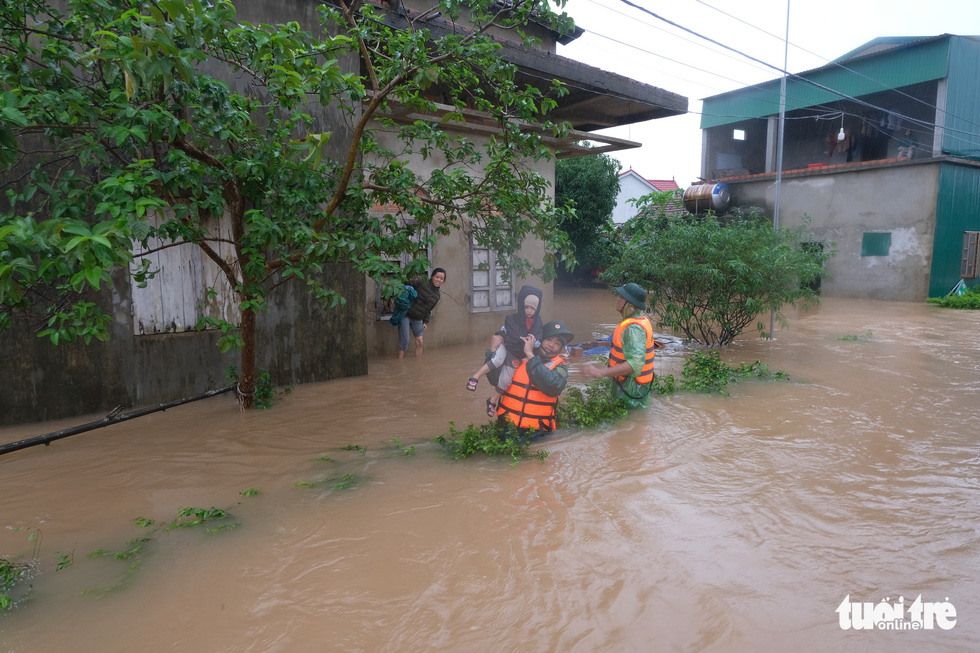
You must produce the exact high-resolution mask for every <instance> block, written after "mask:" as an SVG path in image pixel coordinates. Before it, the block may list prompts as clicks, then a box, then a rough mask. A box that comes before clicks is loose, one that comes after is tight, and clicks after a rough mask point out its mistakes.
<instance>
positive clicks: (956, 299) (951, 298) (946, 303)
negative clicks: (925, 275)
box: [926, 286, 980, 311]
mask: <svg viewBox="0 0 980 653" xmlns="http://www.w3.org/2000/svg"><path fill="white" fill-rule="evenodd" d="M926 301H927V302H929V303H930V304H937V305H938V306H942V307H943V308H957V309H961V310H971V311H976V310H980V286H973V287H972V288H969V289H967V290H965V291H963V294H962V295H946V296H945V297H930V298H929V299H927V300H926Z"/></svg>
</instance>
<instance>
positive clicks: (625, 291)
mask: <svg viewBox="0 0 980 653" xmlns="http://www.w3.org/2000/svg"><path fill="white" fill-rule="evenodd" d="M613 292H616V293H618V294H619V296H620V297H622V298H623V299H625V300H626V301H628V302H629V303H630V304H632V305H633V306H636V307H637V308H638V309H640V310H644V311H645V310H646V308H647V291H645V290H644V289H643V288H641V287H640V286H639V285H638V284H635V283H633V282H630V283H628V284H626V285H625V286H620V287H618V288H613Z"/></svg>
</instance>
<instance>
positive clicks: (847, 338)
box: [838, 329, 874, 342]
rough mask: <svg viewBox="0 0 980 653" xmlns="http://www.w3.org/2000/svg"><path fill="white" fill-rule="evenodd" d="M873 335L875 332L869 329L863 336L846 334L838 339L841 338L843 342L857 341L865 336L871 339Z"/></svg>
mask: <svg viewBox="0 0 980 653" xmlns="http://www.w3.org/2000/svg"><path fill="white" fill-rule="evenodd" d="M873 335H874V334H873V333H871V329H868V332H867V333H866V334H864V335H863V336H854V335H850V334H848V335H846V336H841V337H839V338H838V340H841V341H843V342H855V341H857V340H860V339H861V338H864V339H866V340H871V337H872V336H873Z"/></svg>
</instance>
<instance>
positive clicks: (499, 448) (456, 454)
mask: <svg viewBox="0 0 980 653" xmlns="http://www.w3.org/2000/svg"><path fill="white" fill-rule="evenodd" d="M435 441H436V442H437V443H439V444H440V445H442V448H443V449H445V450H446V453H448V454H449V456H450V457H451V458H452V459H453V460H460V459H461V458H468V457H469V456H472V455H473V454H475V453H484V454H486V455H488V456H509V457H510V458H511V459H512V460H513V462H514V463H517V462H519V461H521V460H525V459H531V458H533V459H536V460H544V459H545V458H547V457H548V452H547V451H535V452H531V451H529V448H530V440H529V439H527V438H522V437H520V436H519V434H518V433H517V429H516V428H514V426H513V425H512V424H508V425H506V426H504V425H501V424H500V423H499V422H491V423H489V424H481V425H480V426H474V425H473V424H472V423H470V425H469V426H467V427H466V428H465V429H463V430H462V431H458V430H456V425H455V423H453V422H450V423H449V432H448V433H444V434H442V435H440V436H438V437H436V438H435Z"/></svg>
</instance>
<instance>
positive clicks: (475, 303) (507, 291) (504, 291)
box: [470, 240, 514, 313]
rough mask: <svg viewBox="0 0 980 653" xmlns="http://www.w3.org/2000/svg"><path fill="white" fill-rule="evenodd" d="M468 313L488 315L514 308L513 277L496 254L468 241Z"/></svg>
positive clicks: (472, 241) (474, 242)
mask: <svg viewBox="0 0 980 653" xmlns="http://www.w3.org/2000/svg"><path fill="white" fill-rule="evenodd" d="M470 255H471V256H470V260H471V271H470V286H471V290H472V297H473V300H472V302H470V312H472V313H489V312H493V311H502V310H506V309H513V308H514V285H513V281H512V279H513V275H512V274H511V271H510V269H509V266H507V264H506V263H505V262H504V261H502V260H500V259H499V258H498V257H497V255H496V253H494V252H493V251H492V250H490V249H488V248H486V247H480V246H479V245H477V244H476V241H474V240H471V241H470Z"/></svg>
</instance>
